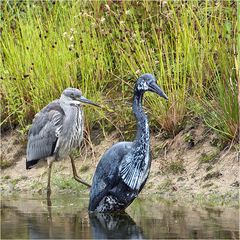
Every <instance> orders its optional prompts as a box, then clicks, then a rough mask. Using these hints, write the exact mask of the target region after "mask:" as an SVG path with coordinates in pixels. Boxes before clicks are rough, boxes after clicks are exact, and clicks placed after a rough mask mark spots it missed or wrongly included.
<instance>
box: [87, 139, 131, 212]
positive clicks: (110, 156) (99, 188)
mask: <svg viewBox="0 0 240 240" xmlns="http://www.w3.org/2000/svg"><path fill="white" fill-rule="evenodd" d="M131 146H132V142H120V143H117V144H115V145H113V146H112V147H111V148H110V149H109V150H107V151H106V152H105V153H104V155H103V156H102V158H101V160H100V162H99V163H98V166H97V168H96V171H95V174H94V177H93V182H92V188H91V192H90V204H89V210H90V211H94V210H95V208H96V207H97V205H98V203H99V202H100V201H101V199H102V198H103V197H104V196H106V195H107V194H108V192H109V190H111V189H112V188H113V187H114V186H116V185H117V184H118V183H119V181H120V176H119V168H118V167H119V164H120V163H121V161H122V159H123V158H124V156H125V155H126V154H127V153H128V152H129V151H130V149H131Z"/></svg>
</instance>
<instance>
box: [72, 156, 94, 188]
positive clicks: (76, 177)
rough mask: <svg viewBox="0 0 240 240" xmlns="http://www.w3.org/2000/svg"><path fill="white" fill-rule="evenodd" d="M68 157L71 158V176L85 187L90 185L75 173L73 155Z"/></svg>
mask: <svg viewBox="0 0 240 240" xmlns="http://www.w3.org/2000/svg"><path fill="white" fill-rule="evenodd" d="M70 159H71V163H72V170H73V177H74V179H75V180H76V181H78V182H80V183H82V184H84V185H85V186H87V187H89V188H90V187H91V185H90V184H88V183H87V182H85V181H83V180H82V179H81V178H80V177H79V176H78V174H77V170H76V166H75V163H74V160H73V157H72V156H71V155H70Z"/></svg>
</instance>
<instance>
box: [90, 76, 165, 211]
mask: <svg viewBox="0 0 240 240" xmlns="http://www.w3.org/2000/svg"><path fill="white" fill-rule="evenodd" d="M146 91H151V92H154V93H157V94H158V95H159V96H160V97H163V98H165V99H168V98H167V96H166V94H165V93H164V92H163V91H162V90H161V88H160V87H159V86H158V85H157V82H156V79H155V78H154V76H153V75H151V74H144V75H142V76H140V77H139V78H138V79H137V82H136V84H135V88H134V97H133V105H132V108H133V113H134V115H135V118H136V121H137V134H136V137H135V140H134V141H133V142H119V143H116V144H114V145H113V146H112V147H111V148H110V149H108V150H107V151H106V152H105V153H104V155H103V156H102V158H101V160H100V162H99V163H98V166H97V168H96V171H95V174H94V177H93V183H92V188H91V191H90V202H89V208H88V209H89V211H91V212H92V211H97V212H113V211H120V210H124V209H125V208H126V207H127V206H128V205H129V204H131V202H132V201H133V200H134V199H135V198H136V197H137V195H138V194H139V192H140V191H141V190H142V188H143V186H144V185H145V183H146V180H147V178H148V174H149V170H150V165H151V158H150V138H149V126H148V119H147V116H146V114H145V113H144V111H143V109H142V99H143V95H144V93H145V92H146Z"/></svg>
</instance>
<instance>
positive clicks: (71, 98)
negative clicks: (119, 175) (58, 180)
mask: <svg viewBox="0 0 240 240" xmlns="http://www.w3.org/2000/svg"><path fill="white" fill-rule="evenodd" d="M81 103H85V104H90V105H94V106H99V105H98V104H96V103H94V102H92V101H90V100H88V99H87V98H85V97H84V96H83V95H82V92H81V91H80V90H79V89H76V88H67V89H65V90H64V91H63V92H62V94H61V97H60V99H56V100H54V101H53V102H51V103H49V104H48V105H47V106H45V107H44V108H43V109H42V110H41V111H40V112H38V113H37V114H36V115H35V118H34V119H33V122H32V126H31V128H30V130H29V133H28V143H27V159H26V168H27V169H31V168H32V167H33V166H34V165H35V164H36V163H37V162H38V161H39V160H41V159H47V163H48V183H47V196H48V197H50V194H51V187H50V181H51V169H52V164H53V162H54V161H57V160H61V159H63V158H64V157H66V156H68V155H69V157H70V159H71V164H72V170H73V176H74V179H75V180H76V181H78V182H80V183H82V184H84V185H86V186H88V187H91V186H90V185H89V184H88V183H86V182H84V181H83V180H82V179H81V178H80V177H79V176H78V175H77V171H76V167H75V163H74V159H73V157H72V155H71V151H72V150H73V149H75V148H77V147H79V146H80V144H81V141H82V139H83V127H84V119H83V109H82V106H81Z"/></svg>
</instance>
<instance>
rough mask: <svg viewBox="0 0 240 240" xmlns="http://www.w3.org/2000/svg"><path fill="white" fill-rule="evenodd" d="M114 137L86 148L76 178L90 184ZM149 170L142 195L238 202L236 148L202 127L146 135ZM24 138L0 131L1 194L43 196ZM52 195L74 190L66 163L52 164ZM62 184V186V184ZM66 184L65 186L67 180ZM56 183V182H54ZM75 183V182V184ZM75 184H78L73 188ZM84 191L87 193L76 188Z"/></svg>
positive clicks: (42, 173) (41, 168)
mask: <svg viewBox="0 0 240 240" xmlns="http://www.w3.org/2000/svg"><path fill="white" fill-rule="evenodd" d="M118 141H119V140H118V138H117V133H113V134H111V135H109V136H107V137H106V138H105V139H104V140H102V141H101V143H100V144H98V145H93V144H91V145H88V146H87V147H86V146H85V147H83V148H82V149H81V151H80V156H78V157H77V158H76V160H75V162H76V166H77V169H78V171H79V175H80V176H81V177H82V178H83V179H85V180H86V181H88V182H89V183H90V182H91V179H92V176H93V173H94V170H95V168H96V165H97V163H98V161H99V159H100V157H101V155H102V154H103V153H104V152H105V150H106V149H108V148H109V147H110V146H112V145H113V144H114V143H115V142H118ZM151 148H152V158H153V160H152V166H151V172H150V176H149V179H148V181H147V183H146V185H145V187H144V189H143V190H142V193H141V196H143V197H147V196H148V195H149V194H155V195H156V196H161V197H163V198H170V199H182V200H183V201H185V200H186V199H188V200H190V201H192V200H193V199H200V200H206V199H208V200H209V201H211V202H216V203H217V204H225V203H229V202H230V203H232V202H234V205H238V201H239V183H240V179H239V159H238V154H237V146H236V145H235V146H231V147H230V148H229V146H228V147H226V146H225V147H223V146H222V144H221V142H220V141H219V139H218V137H217V136H216V135H215V134H214V133H212V132H211V131H210V130H209V129H207V128H205V127H204V126H203V124H201V123H198V122H195V123H194V124H188V125H187V126H186V128H185V129H184V130H182V131H181V132H180V133H179V134H178V135H176V136H175V137H174V138H171V139H170V138H168V139H166V138H164V137H163V134H158V135H152V136H151ZM25 151H26V139H25V140H24V139H21V138H20V135H19V133H18V132H17V131H11V132H7V133H4V134H3V135H2V138H1V166H2V171H1V183H0V184H1V185H0V186H1V193H2V194H12V193H15V192H26V193H34V192H35V193H36V192H38V193H42V192H44V189H45V187H46V181H47V174H46V173H47V171H46V170H47V168H46V162H44V161H42V162H41V163H40V164H38V166H37V167H35V168H33V169H31V170H26V169H25V157H26V156H25ZM52 176H53V179H54V178H57V179H60V182H61V184H58V183H59V181H53V184H52V194H53V195H54V194H57V193H59V192H66V191H70V192H71V191H75V190H76V185H74V186H75V188H73V187H72V185H73V184H75V181H74V180H72V169H71V164H70V159H68V158H67V159H65V160H62V161H60V162H56V163H55V164H54V165H53V173H52ZM64 181H66V182H67V184H64ZM69 181H70V182H69ZM54 182H55V183H54ZM76 184H78V183H76ZM77 186H78V185H77ZM79 189H81V191H83V192H85V193H88V189H86V188H84V187H81V185H80V184H79Z"/></svg>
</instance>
